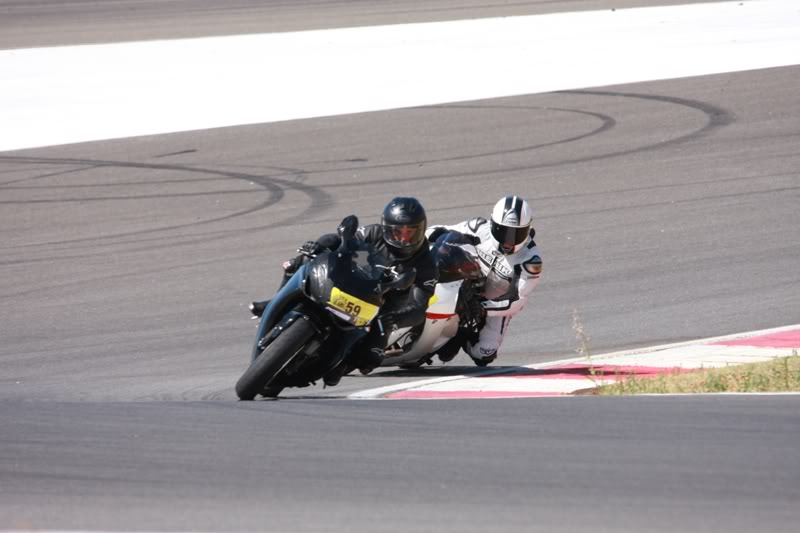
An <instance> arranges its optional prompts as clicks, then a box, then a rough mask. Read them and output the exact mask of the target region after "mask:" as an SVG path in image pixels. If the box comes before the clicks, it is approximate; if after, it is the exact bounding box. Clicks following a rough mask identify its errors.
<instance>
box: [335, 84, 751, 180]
mask: <svg viewBox="0 0 800 533" xmlns="http://www.w3.org/2000/svg"><path fill="white" fill-rule="evenodd" d="M559 93H563V94H575V95H582V94H585V95H596V96H608V97H620V98H635V99H642V100H649V101H656V102H661V103H667V104H673V105H678V106H682V107H688V108H690V109H694V110H697V111H700V112H701V113H703V114H704V115H705V116H706V123H705V124H704V125H703V126H702V127H700V128H698V129H697V130H694V131H691V132H689V133H687V134H685V135H680V136H678V137H675V138H672V139H667V140H665V141H660V142H657V143H652V144H648V145H643V146H638V147H636V148H630V149H626V150H618V151H614V152H607V153H604V154H596V155H590V156H585V157H576V158H573V159H566V160H562V161H553V162H551V163H538V164H533V165H518V166H514V167H507V168H502V169H496V170H476V171H467V172H460V173H459V174H458V175H459V176H460V177H468V176H496V175H502V174H510V173H514V172H523V171H530V170H535V169H542V168H553V167H560V166H567V165H574V164H581V163H589V162H592V161H601V160H604V159H611V158H614V157H620V156H626V155H633V154H638V153H642V152H647V151H651V150H658V149H661V148H665V147H668V146H674V145H679V144H684V143H688V142H691V141H694V140H696V139H699V138H701V137H706V136H708V135H711V134H713V133H715V132H716V131H717V130H718V129H720V128H724V127H726V126H729V125H731V124H733V123H734V122H735V120H736V117H735V115H734V114H733V113H731V112H729V111H727V110H725V109H723V108H721V107H718V106H715V105H712V104H709V103H706V102H702V101H699V100H690V99H687V98H680V97H673V96H663V95H649V94H639V93H623V92H612V91H559V92H557V93H553V94H559ZM615 123H616V122H615ZM606 129H607V128H606ZM602 131H605V130H602ZM344 170H347V169H344ZM353 170H355V169H353ZM451 177H452V175H451V174H429V175H425V176H415V177H406V178H403V180H404V181H406V182H412V181H426V180H441V179H449V178H451ZM395 181H396V178H391V179H381V180H374V181H370V182H368V184H369V185H373V184H380V183H394V182H395ZM363 184H364V183H363V182H342V183H335V184H331V185H328V187H329V188H341V187H352V186H355V185H363Z"/></svg>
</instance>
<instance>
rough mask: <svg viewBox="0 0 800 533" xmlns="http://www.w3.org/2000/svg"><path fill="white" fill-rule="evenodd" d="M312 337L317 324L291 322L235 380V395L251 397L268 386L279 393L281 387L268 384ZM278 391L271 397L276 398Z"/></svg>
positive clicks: (248, 398)
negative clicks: (237, 379)
mask: <svg viewBox="0 0 800 533" xmlns="http://www.w3.org/2000/svg"><path fill="white" fill-rule="evenodd" d="M313 336H314V326H312V325H311V324H310V323H309V322H308V320H305V319H297V320H295V321H294V322H292V323H291V324H290V325H289V327H288V328H286V331H284V332H283V333H281V334H280V335H279V336H278V338H276V339H275V340H274V341H272V342H271V343H270V344H269V345H268V346H267V347H266V348H265V349H264V351H263V352H261V354H260V355H259V356H258V357H257V358H256V360H255V361H253V363H252V364H251V365H250V367H249V368H248V369H247V370H245V372H244V374H242V377H240V378H239V381H237V382H236V395H237V396H238V397H239V399H240V400H252V399H253V398H255V397H256V395H257V394H260V393H262V392H264V390H265V389H268V390H273V391H274V390H277V393H280V391H281V389H282V387H280V388H279V387H267V386H268V385H269V384H270V382H271V381H272V380H273V379H275V376H277V375H278V373H280V371H281V370H283V368H284V367H285V366H286V365H287V364H288V363H289V362H290V361H291V360H292V359H293V358H294V356H295V355H297V354H298V352H300V351H301V350H302V349H303V347H305V345H306V343H307V342H308V341H309V340H310V339H311V337H313ZM277 393H276V394H274V396H272V395H271V396H272V397H275V396H277V395H278V394H277Z"/></svg>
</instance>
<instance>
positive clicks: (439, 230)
mask: <svg viewBox="0 0 800 533" xmlns="http://www.w3.org/2000/svg"><path fill="white" fill-rule="evenodd" d="M445 233H447V228H445V227H438V228H436V229H435V230H433V231H432V232H431V234H430V236H429V237H428V241H430V242H436V239H438V238H439V237H441V236H442V235H444V234H445Z"/></svg>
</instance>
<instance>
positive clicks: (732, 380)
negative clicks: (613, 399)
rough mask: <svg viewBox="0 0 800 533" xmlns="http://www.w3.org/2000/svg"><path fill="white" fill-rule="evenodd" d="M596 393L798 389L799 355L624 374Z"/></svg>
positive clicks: (799, 383)
mask: <svg viewBox="0 0 800 533" xmlns="http://www.w3.org/2000/svg"><path fill="white" fill-rule="evenodd" d="M620 377H621V378H624V379H623V380H622V381H621V382H619V383H615V384H614V385H606V386H603V387H600V388H598V389H597V390H596V392H595V394H601V395H623V394H674V393H698V392H789V391H800V356H798V355H797V352H794V354H793V355H792V356H791V357H781V358H776V359H773V360H772V361H767V362H764V363H751V364H745V365H734V366H728V367H724V368H711V369H705V370H698V371H697V372H689V373H672V374H662V375H660V376H655V377H644V378H636V377H633V376H631V377H625V376H620Z"/></svg>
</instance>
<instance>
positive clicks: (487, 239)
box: [428, 196, 542, 366]
mask: <svg viewBox="0 0 800 533" xmlns="http://www.w3.org/2000/svg"><path fill="white" fill-rule="evenodd" d="M532 220H533V216H532V212H531V208H530V205H528V202H526V201H525V200H524V199H522V198H521V197H519V196H506V197H504V198H501V199H500V200H499V201H498V202H497V203H496V204H495V206H494V209H492V214H491V217H490V220H486V219H485V218H482V217H477V218H473V219H471V220H467V221H464V222H461V223H460V224H455V225H452V226H441V225H439V226H432V227H431V228H430V229H429V230H428V238H429V240H430V241H431V242H433V241H435V240H436V238H437V237H438V236H439V235H441V234H442V233H445V232H446V231H458V232H460V233H463V234H465V235H471V236H473V237H476V238H477V239H476V240H478V241H479V242H478V243H477V244H476V246H475V247H476V249H477V251H478V257H479V259H480V263H481V268H482V270H483V274H484V275H485V276H486V286H485V288H484V290H483V294H482V296H483V298H484V299H485V300H484V301H483V306H484V308H485V309H486V311H487V316H486V324H485V326H484V327H483V329H481V330H480V336H479V338H478V342H477V343H472V342H469V341H467V342H465V343H464V346H463V348H464V351H466V352H467V353H468V354H469V356H470V357H472V359H473V361H474V362H475V364H476V365H478V366H486V365H487V364H489V363H491V362H492V361H494V360H495V358H497V350H498V349H499V348H500V345H501V344H502V343H503V337H504V336H505V334H506V332H507V331H508V325H509V323H510V322H511V319H512V318H513V317H514V316H515V315H516V314H517V313H519V312H520V311H522V308H523V307H525V303H526V302H527V301H528V295H529V294H530V293H531V291H532V290H533V289H534V287H536V285H537V284H538V283H539V276H540V275H541V272H542V258H541V255H540V254H539V249H538V248H537V247H536V243H535V242H534V240H533V236H534V235H535V233H536V232H535V230H534V229H533V226H532V225H531V223H532ZM440 357H441V356H440ZM453 357H455V354H453V355H452V356H451V357H450V358H449V359H452V358H453ZM449 359H445V358H442V360H443V361H446V360H449Z"/></svg>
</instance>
